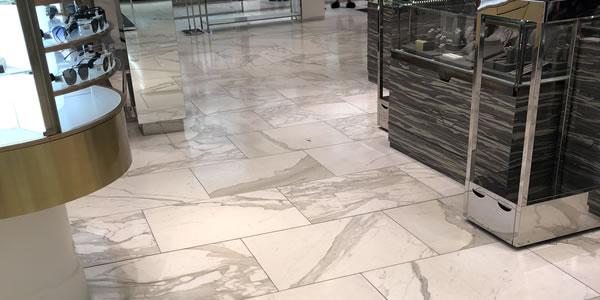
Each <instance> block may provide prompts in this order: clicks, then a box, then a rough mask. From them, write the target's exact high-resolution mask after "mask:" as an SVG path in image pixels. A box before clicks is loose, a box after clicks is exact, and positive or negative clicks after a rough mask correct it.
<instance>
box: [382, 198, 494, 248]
mask: <svg viewBox="0 0 600 300" xmlns="http://www.w3.org/2000/svg"><path fill="white" fill-rule="evenodd" d="M464 201H465V199H464V196H463V195H458V196H452V197H448V198H444V199H440V200H439V201H429V202H425V203H419V204H415V205H409V206H405V207H399V208H396V209H391V210H387V211H385V213H386V214H387V215H388V216H390V217H391V218H392V219H394V220H395V221H396V222H398V223H399V224H400V225H402V227H404V228H406V229H407V230H408V231H410V232H411V233H412V234H414V235H415V236H416V237H418V238H419V239H420V240H421V241H423V242H425V243H426V244H427V245H428V246H430V247H431V248H432V249H433V250H435V251H436V252H438V253H448V252H452V251H456V250H461V249H465V248H471V247H476V246H481V245H485V244H490V243H493V242H496V241H498V240H497V239H496V238H494V237H492V236H491V235H489V234H488V233H486V232H484V231H482V230H480V229H479V228H478V227H476V226H475V225H473V224H471V223H469V222H468V221H467V220H466V219H465V218H464V217H463V204H464Z"/></svg>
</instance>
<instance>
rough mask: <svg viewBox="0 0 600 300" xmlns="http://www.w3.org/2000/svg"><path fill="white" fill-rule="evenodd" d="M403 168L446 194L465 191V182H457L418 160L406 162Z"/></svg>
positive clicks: (456, 193) (451, 194)
mask: <svg viewBox="0 0 600 300" xmlns="http://www.w3.org/2000/svg"><path fill="white" fill-rule="evenodd" d="M401 169H402V170H403V171H404V172H406V173H407V174H408V175H410V176H412V177H414V178H416V179H417V180H419V181H421V182H423V183H424V184H426V185H427V186H429V187H430V188H432V189H434V190H435V191H437V192H438V193H440V194H442V195H444V196H454V195H458V194H462V193H464V192H465V187H464V184H461V183H459V182H456V181H454V180H452V179H451V178H450V177H448V176H445V175H443V174H441V173H440V172H438V171H436V170H434V169H432V168H430V167H428V166H426V165H424V164H421V163H418V162H415V163H411V164H405V165H402V167H401Z"/></svg>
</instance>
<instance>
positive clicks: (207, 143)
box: [127, 137, 245, 176]
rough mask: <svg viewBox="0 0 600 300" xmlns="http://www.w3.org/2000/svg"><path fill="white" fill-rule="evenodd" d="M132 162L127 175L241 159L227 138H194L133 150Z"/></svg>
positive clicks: (238, 152)
mask: <svg viewBox="0 0 600 300" xmlns="http://www.w3.org/2000/svg"><path fill="white" fill-rule="evenodd" d="M131 152H132V156H133V162H132V164H131V167H130V168H129V171H128V172H127V175H128V176H137V175H142V174H148V173H155V172H163V171H169V170H176V169H184V168H189V167H194V166H202V165H209V164H215V163H221V162H226V161H232V160H239V159H244V158H245V156H244V154H243V153H242V152H240V151H239V150H238V149H237V148H236V147H235V146H234V145H233V144H232V143H231V142H230V141H229V140H228V139H227V138H226V137H218V138H210V139H194V140H192V141H184V142H179V143H174V144H169V145H159V146H152V147H145V148H141V149H132V151H131Z"/></svg>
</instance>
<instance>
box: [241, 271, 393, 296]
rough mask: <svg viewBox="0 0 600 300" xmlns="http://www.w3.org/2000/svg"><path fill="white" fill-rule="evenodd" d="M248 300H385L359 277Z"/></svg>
mask: <svg viewBox="0 0 600 300" xmlns="http://www.w3.org/2000/svg"><path fill="white" fill-rule="evenodd" d="M250 300H385V298H384V297H383V296H381V294H380V293H379V292H378V291H377V290H376V289H375V288H373V286H372V285H371V284H370V283H369V282H368V281H367V280H365V278H364V277H362V276H361V275H352V276H348V277H344V278H339V279H333V280H328V281H325V282H320V283H316V284H311V285H307V286H303V287H299V288H295V289H291V290H286V291H283V292H278V293H274V294H269V295H265V296H259V297H256V298H252V299H250Z"/></svg>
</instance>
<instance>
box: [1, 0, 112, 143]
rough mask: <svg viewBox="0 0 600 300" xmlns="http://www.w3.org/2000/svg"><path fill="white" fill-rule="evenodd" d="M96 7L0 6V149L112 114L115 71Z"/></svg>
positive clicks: (69, 3) (106, 26)
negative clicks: (112, 78)
mask: <svg viewBox="0 0 600 300" xmlns="http://www.w3.org/2000/svg"><path fill="white" fill-rule="evenodd" d="M112 28H113V26H112V24H109V23H108V22H107V20H106V15H105V12H104V10H103V9H102V8H100V7H91V6H88V5H85V4H83V3H82V2H79V1H78V2H75V1H58V0H56V1H47V0H46V1H41V0H35V1H33V0H27V1H0V38H1V40H2V42H1V43H0V90H1V91H2V93H3V95H2V97H0V147H2V146H10V145H15V144H19V143H24V142H31V141H34V140H38V139H42V138H44V137H50V136H53V135H57V134H61V133H66V132H68V131H71V130H74V129H77V128H80V127H82V126H85V125H88V124H90V123H93V122H94V121H97V120H99V119H101V118H103V117H105V116H106V114H108V113H109V112H112V111H114V110H116V109H117V108H118V107H120V105H121V96H120V94H119V93H118V92H116V91H115V90H112V89H111V88H110V86H108V85H107V84H106V81H107V79H108V78H110V77H111V76H112V75H113V74H114V73H115V72H116V71H117V70H118V69H119V62H118V61H117V60H115V59H114V58H113V57H112V51H113V49H112V47H111V45H110V44H107V43H104V42H103V38H104V37H105V35H107V34H108V33H109V32H110V31H111V30H112Z"/></svg>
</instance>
